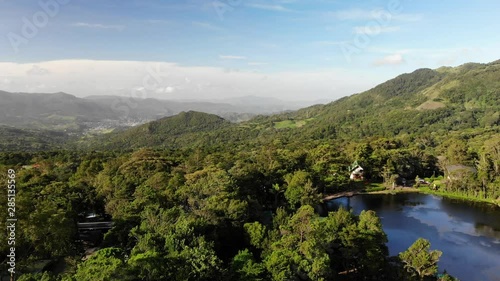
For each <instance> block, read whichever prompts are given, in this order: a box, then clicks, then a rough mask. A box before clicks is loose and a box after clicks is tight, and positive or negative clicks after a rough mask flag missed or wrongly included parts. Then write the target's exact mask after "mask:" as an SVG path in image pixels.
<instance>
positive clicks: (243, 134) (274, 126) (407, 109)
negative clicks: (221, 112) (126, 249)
mask: <svg viewBox="0 0 500 281" xmlns="http://www.w3.org/2000/svg"><path fill="white" fill-rule="evenodd" d="M499 112H500V62H499V61H496V62H492V63H489V64H475V63H469V64H465V65H462V66H459V67H455V68H439V69H436V70H432V69H419V70H416V71H414V72H412V73H408V74H402V75H400V76H398V77H396V78H394V79H391V80H389V81H387V82H385V83H382V84H380V85H378V86H376V87H374V88H373V89H370V90H368V91H366V92H363V93H360V94H355V95H352V96H349V97H344V98H342V99H340V100H337V101H335V102H332V103H330V104H327V105H316V106H312V107H308V108H304V109H301V110H299V111H295V112H289V113H284V114H278V115H271V116H258V117H256V118H253V119H252V120H250V121H247V122H243V123H239V124H233V125H231V124H230V123H229V122H225V121H223V119H222V118H220V117H217V116H215V115H208V114H202V113H195V112H189V113H181V114H179V115H178V116H174V117H169V118H164V119H160V120H158V121H155V122H152V123H149V124H146V125H143V126H140V127H137V128H133V129H130V130H129V131H125V132H122V133H115V134H112V135H110V136H109V137H108V136H106V137H105V138H104V140H105V141H104V142H105V143H106V146H105V147H106V148H107V149H113V148H117V149H124V148H137V147H151V146H161V147H192V146H207V145H217V144H218V142H219V144H220V143H225V144H224V145H226V144H228V143H229V144H233V145H236V144H238V143H244V142H247V144H248V143H260V142H266V141H267V140H270V139H271V140H272V139H274V138H286V139H294V140H322V139H337V140H346V141H349V140H352V139H365V138H373V137H375V138H377V137H396V136H405V135H410V136H415V135H429V134H434V135H435V136H436V137H438V138H439V137H440V136H441V137H444V136H446V135H448V134H454V133H462V132H465V131H467V130H476V131H477V130H484V129H487V130H489V131H498V125H499V124H500V115H499ZM476 133H477V132H476ZM101 144H102V143H100V146H99V147H101V148H102V145H101Z"/></svg>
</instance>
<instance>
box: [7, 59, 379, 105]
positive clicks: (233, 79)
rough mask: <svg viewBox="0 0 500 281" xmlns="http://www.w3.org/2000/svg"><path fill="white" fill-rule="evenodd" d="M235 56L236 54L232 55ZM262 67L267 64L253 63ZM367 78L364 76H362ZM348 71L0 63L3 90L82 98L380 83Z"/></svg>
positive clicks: (306, 95)
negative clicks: (60, 92)
mask: <svg viewBox="0 0 500 281" xmlns="http://www.w3.org/2000/svg"><path fill="white" fill-rule="evenodd" d="M227 57H228V58H229V59H231V58H232V59H236V57H235V56H227ZM249 64H251V65H254V66H258V65H262V64H264V63H261V62H249ZM362 76H363V75H362ZM359 77H360V73H359V71H356V73H353V72H351V71H347V70H344V69H329V70H323V71H315V72H277V73H268V74H263V73H258V72H255V71H254V72H252V71H243V70H236V71H234V70H232V71H228V70H227V69H223V68H216V67H187V66H181V65H178V64H175V63H169V62H144V61H108V60H102V61H100V60H57V61H46V62H39V63H36V64H30V63H25V64H23V63H11V62H0V90H5V91H11V92H59V91H63V92H67V93H70V94H74V95H77V96H89V95H124V96H129V95H139V96H140V97H143V98H164V99H214V98H227V97H238V96H246V95H256V96H267V97H275V98H281V99H289V100H315V99H329V100H335V99H338V98H340V97H343V96H346V95H350V94H353V93H355V92H359V91H363V90H366V89H368V88H370V87H372V86H374V85H375V84H377V83H379V82H380V81H377V77H374V76H373V75H370V76H368V75H366V77H370V78H365V79H362V80H360V79H359Z"/></svg>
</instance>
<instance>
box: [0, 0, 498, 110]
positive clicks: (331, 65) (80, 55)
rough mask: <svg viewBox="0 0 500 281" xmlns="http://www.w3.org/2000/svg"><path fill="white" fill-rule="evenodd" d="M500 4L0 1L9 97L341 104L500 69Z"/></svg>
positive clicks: (3, 80) (1, 83) (1, 56)
mask: <svg viewBox="0 0 500 281" xmlns="http://www.w3.org/2000/svg"><path fill="white" fill-rule="evenodd" d="M498 11H500V1H497V0H477V1H468V0H467V1H466V0H441V1H433V0H419V1H417V0H361V1H341V0H267V1H263V0H246V1H244V0H176V1H159V0H157V1H152V0H38V1H35V0H0V35H1V37H0V90H5V91H11V92H42V93H51V92H61V91H62V92H66V93H70V94H74V95H76V96H81V97H84V96H90V95H123V96H135V97H141V98H162V99H216V98H229V97H239V96H249V95H253V96H265V97H275V98H279V99H287V100H309V101H310V100H335V99H338V98H340V97H343V96H346V95H351V94H354V93H359V92H362V91H365V90H368V89H369V88H371V87H373V86H375V85H377V84H380V83H382V82H384V81H386V80H388V79H391V78H393V77H395V76H397V75H399V74H402V73H407V72H412V71H414V70H416V69H418V68H438V67H440V66H457V65H460V64H463V63H466V62H480V63H487V62H491V61H494V60H497V59H500V52H499V51H498V50H500V32H498V31H499V30H500V21H499V20H498V16H499V13H498Z"/></svg>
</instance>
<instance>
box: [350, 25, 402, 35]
mask: <svg viewBox="0 0 500 281" xmlns="http://www.w3.org/2000/svg"><path fill="white" fill-rule="evenodd" d="M400 29H401V28H400V27H399V26H369V25H367V26H355V27H354V28H353V30H354V33H355V34H366V35H378V34H382V33H390V32H396V31H399V30H400Z"/></svg>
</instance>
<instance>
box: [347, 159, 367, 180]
mask: <svg viewBox="0 0 500 281" xmlns="http://www.w3.org/2000/svg"><path fill="white" fill-rule="evenodd" d="M349 171H350V173H351V175H350V176H349V178H350V179H351V180H363V171H364V170H363V167H361V166H360V165H359V164H358V161H354V163H352V165H351V166H350V167H349Z"/></svg>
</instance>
